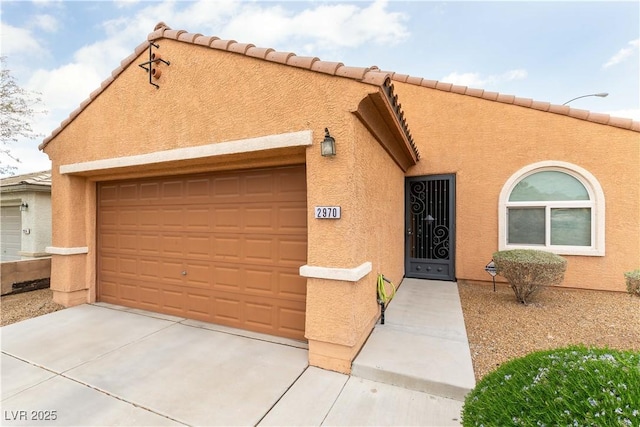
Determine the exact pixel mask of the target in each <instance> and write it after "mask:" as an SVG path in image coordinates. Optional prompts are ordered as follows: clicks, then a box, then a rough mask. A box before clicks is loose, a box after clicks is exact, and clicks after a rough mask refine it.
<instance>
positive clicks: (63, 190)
mask: <svg viewBox="0 0 640 427" xmlns="http://www.w3.org/2000/svg"><path fill="white" fill-rule="evenodd" d="M158 44H159V45H160V50H159V52H160V53H161V54H162V56H163V58H165V59H168V60H169V61H171V65H170V66H161V68H162V76H161V78H160V79H159V80H157V81H156V83H158V84H159V85H160V89H156V88H155V87H153V86H151V85H149V84H148V80H147V79H148V77H147V75H146V74H145V73H144V71H143V70H142V69H140V68H139V67H137V66H135V65H132V66H130V67H129V68H128V69H126V70H124V71H123V72H122V73H121V74H120V75H119V76H118V78H117V79H116V80H115V81H114V82H113V83H112V84H111V85H110V86H109V87H108V88H107V89H106V90H105V91H104V92H103V93H101V94H100V95H99V96H98V97H97V98H96V99H95V100H94V101H93V102H92V103H91V104H89V105H88V106H87V107H86V109H85V110H84V111H83V112H82V113H81V114H80V115H79V116H77V117H76V118H75V119H74V121H72V122H71V123H70V124H69V125H68V126H67V127H66V128H65V129H64V130H63V131H62V132H60V133H59V134H58V135H57V136H56V137H55V139H54V140H52V141H51V142H50V143H49V145H47V147H46V148H45V152H46V153H47V154H48V155H49V156H50V158H51V160H52V163H53V171H52V179H53V213H54V218H55V223H54V230H53V245H52V251H53V252H54V254H53V263H52V279H51V287H52V289H53V290H54V299H55V300H56V301H57V302H60V303H63V304H66V305H73V304H78V303H82V302H87V301H94V300H95V298H96V288H95V284H96V265H95V262H96V261H95V259H96V254H95V253H96V227H95V224H96V182H98V181H107V180H115V179H129V178H140V177H147V176H163V175H171V174H183V173H196V172H213V171H220V170H233V169H246V168H257V167H268V166H278V165H288V164H303V163H304V164H306V170H307V190H308V194H307V198H308V233H309V234H308V249H307V264H308V265H310V266H318V267H334V268H343V269H351V268H354V267H357V266H358V265H360V264H362V263H363V262H366V261H370V262H372V263H373V264H374V270H373V271H372V272H371V273H370V274H368V275H367V276H366V277H364V278H362V280H360V281H358V282H356V283H353V282H349V283H345V282H341V281H336V280H325V279H314V278H310V279H308V292H307V316H308V317H307V338H308V340H309V343H310V359H313V358H314V355H315V354H317V355H318V357H317V358H316V359H317V361H316V362H315V364H317V365H318V366H323V367H327V368H329V369H337V368H336V367H337V366H340V367H341V368H340V369H341V370H342V371H348V369H349V368H350V362H351V359H352V358H353V357H354V356H355V354H356V353H357V351H358V350H359V348H360V345H361V344H362V342H363V341H364V340H365V339H366V337H367V336H368V333H369V331H370V330H371V327H372V325H373V322H375V319H376V314H377V306H376V304H375V273H377V272H378V271H380V272H383V273H385V274H386V275H388V276H389V277H390V278H393V279H394V280H397V281H399V280H400V278H401V277H402V262H401V259H402V258H401V257H402V245H401V244H400V246H399V247H398V245H399V242H400V241H401V239H402V234H398V233H401V230H402V221H403V219H402V214H401V212H402V207H401V206H402V204H401V203H402V202H401V201H402V185H403V175H402V173H401V172H400V171H399V169H398V168H397V166H395V164H394V163H393V162H392V161H391V160H390V159H388V156H387V155H386V153H385V152H384V150H383V149H382V148H381V147H380V145H379V144H378V142H377V141H375V140H374V139H373V138H372V137H371V136H370V135H369V134H368V132H367V131H366V130H365V128H364V127H363V126H362V125H361V124H360V123H359V121H358V120H357V119H356V118H355V116H354V115H353V114H352V113H351V111H353V110H355V109H356V108H357V105H358V102H359V101H360V100H361V99H362V98H363V97H365V96H366V95H367V94H368V93H370V92H373V91H377V90H379V89H378V88H377V87H376V86H371V85H367V84H362V83H358V82H356V81H354V80H351V79H341V78H336V77H332V76H328V75H324V74H320V73H314V72H310V71H308V70H302V69H296V68H294V67H288V66H283V65H280V64H275V63H270V62H265V61H261V60H258V59H253V58H248V57H246V56H242V55H233V54H229V53H227V52H218V51H215V50H211V49H208V48H204V47H200V46H195V45H191V44H185V43H180V42H177V41H173V40H159V41H158ZM145 56H146V53H144V54H142V55H141V57H140V59H139V61H136V62H135V63H134V64H137V63H139V62H143V61H144V60H146V58H145ZM325 127H327V128H329V131H330V132H331V135H332V136H333V137H334V138H335V139H336V141H337V147H338V148H337V151H338V155H337V156H335V157H334V158H324V157H322V156H321V155H320V147H319V143H320V141H322V139H323V138H324V128H325ZM308 130H310V131H311V132H312V135H313V143H312V145H311V146H308V147H304V146H302V147H291V148H282V149H275V150H266V151H258V152H250V153H236V154H228V155H224V156H218V157H206V158H197V159H187V160H174V161H170V162H164V163H162V162H161V163H154V162H148V163H146V164H143V165H138V166H135V167H128V166H125V165H124V163H122V162H121V160H122V159H123V158H128V157H130V156H137V155H140V154H149V153H156V152H158V151H162V150H172V149H175V148H184V147H197V146H204V145H209V144H217V143H221V142H227V141H239V144H242V141H245V140H246V139H247V138H256V137H262V136H269V135H282V134H287V133H292V132H299V131H308ZM104 159H110V163H109V164H110V166H109V167H108V168H105V169H94V170H86V171H82V172H74V173H60V167H61V166H63V167H67V166H69V165H78V164H80V163H83V162H90V161H97V160H104ZM371 185H373V186H378V187H379V188H380V189H382V190H384V191H388V193H389V196H388V197H387V196H385V198H384V200H385V203H382V200H381V199H380V197H378V196H374V193H375V191H374V190H375V189H374V188H372V187H370V186H371ZM398 203H400V204H399V205H398ZM316 205H337V206H341V207H342V218H341V219H340V220H336V221H318V220H315V218H314V213H313V209H312V208H313V206H316ZM363 221H364V222H363ZM381 224H382V229H381V230H382V231H381V232H380V233H379V234H374V233H372V232H371V229H370V227H373V226H376V227H378V226H381ZM363 233H364V234H366V236H365V235H362V236H361V235H360V234H363ZM347 363H348V367H343V365H344V366H346V364H347ZM337 370H338V369H337Z"/></svg>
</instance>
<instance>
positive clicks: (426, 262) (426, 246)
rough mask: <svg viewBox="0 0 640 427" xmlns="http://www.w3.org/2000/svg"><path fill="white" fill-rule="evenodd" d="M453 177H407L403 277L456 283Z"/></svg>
mask: <svg viewBox="0 0 640 427" xmlns="http://www.w3.org/2000/svg"><path fill="white" fill-rule="evenodd" d="M455 194H456V189H455V175H428V176H419V177H412V178H407V180H406V186H405V199H406V202H405V204H406V207H405V212H406V228H407V236H406V252H405V275H406V276H407V277H415V278H420V279H437V280H455V279H456V275H455V218H456V215H455Z"/></svg>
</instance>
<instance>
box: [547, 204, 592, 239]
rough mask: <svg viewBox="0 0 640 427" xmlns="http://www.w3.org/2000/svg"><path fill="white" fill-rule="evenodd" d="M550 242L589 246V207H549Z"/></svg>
mask: <svg viewBox="0 0 640 427" xmlns="http://www.w3.org/2000/svg"><path fill="white" fill-rule="evenodd" d="M551 244H552V245H569V246H591V209H589V208H577V209H551Z"/></svg>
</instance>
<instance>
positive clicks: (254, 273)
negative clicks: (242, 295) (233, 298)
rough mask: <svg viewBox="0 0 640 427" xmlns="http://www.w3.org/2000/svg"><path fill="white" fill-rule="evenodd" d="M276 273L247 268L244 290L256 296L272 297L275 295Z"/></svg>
mask: <svg viewBox="0 0 640 427" xmlns="http://www.w3.org/2000/svg"><path fill="white" fill-rule="evenodd" d="M273 279H274V272H273V271H271V270H265V269H262V270H261V269H256V268H247V269H246V273H245V280H244V283H245V285H244V289H245V291H246V292H247V293H251V294H254V295H265V296H270V295H271V294H273Z"/></svg>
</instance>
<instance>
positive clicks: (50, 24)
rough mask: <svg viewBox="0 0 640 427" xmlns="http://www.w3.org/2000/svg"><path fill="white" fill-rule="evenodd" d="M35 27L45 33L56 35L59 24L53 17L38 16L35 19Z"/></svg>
mask: <svg viewBox="0 0 640 427" xmlns="http://www.w3.org/2000/svg"><path fill="white" fill-rule="evenodd" d="M32 24H33V26H34V27H36V28H39V29H41V30H43V31H46V32H49V33H54V32H56V31H58V28H59V23H58V20H57V19H56V18H55V17H54V16H53V15H36V16H34V17H33V23H32Z"/></svg>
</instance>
